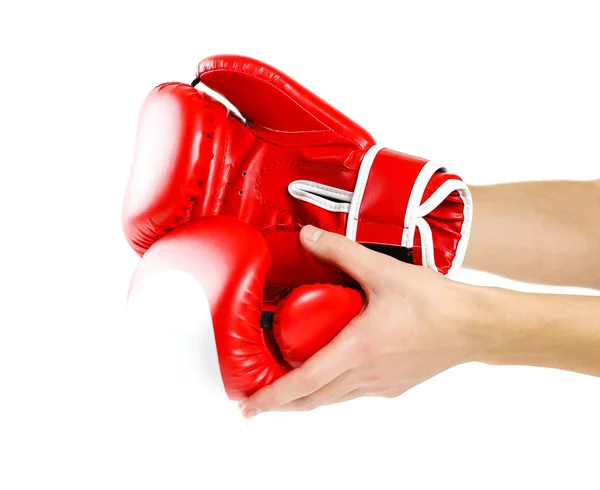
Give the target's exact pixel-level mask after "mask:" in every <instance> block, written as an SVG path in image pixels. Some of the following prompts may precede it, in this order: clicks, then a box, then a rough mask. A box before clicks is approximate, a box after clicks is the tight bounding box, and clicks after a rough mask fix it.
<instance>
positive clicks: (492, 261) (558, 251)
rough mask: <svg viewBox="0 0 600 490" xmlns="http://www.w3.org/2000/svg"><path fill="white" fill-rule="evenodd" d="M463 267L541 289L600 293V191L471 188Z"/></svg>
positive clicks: (539, 185) (539, 186)
mask: <svg viewBox="0 0 600 490" xmlns="http://www.w3.org/2000/svg"><path fill="white" fill-rule="evenodd" d="M471 190H472V193H473V202H474V216H473V227H472V230H471V238H470V241H469V247H468V249H467V255H466V257H465V267H468V268H473V269H478V270H482V271H487V272H491V273H494V274H499V275H502V276H505V277H508V278H511V279H516V280H520V281H528V282H535V283H543V284H554V285H571V286H582V287H593V288H599V287H600V185H599V183H598V182H597V181H589V182H566V181H553V182H522V183H514V184H502V185H493V186H482V187H478V186H473V187H471Z"/></svg>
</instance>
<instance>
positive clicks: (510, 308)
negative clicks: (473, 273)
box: [457, 284, 529, 364]
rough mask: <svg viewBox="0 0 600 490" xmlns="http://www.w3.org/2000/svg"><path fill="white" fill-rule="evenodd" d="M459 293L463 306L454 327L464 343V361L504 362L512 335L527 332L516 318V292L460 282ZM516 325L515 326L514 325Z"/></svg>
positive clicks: (518, 313) (518, 311)
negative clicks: (465, 357)
mask: <svg viewBox="0 0 600 490" xmlns="http://www.w3.org/2000/svg"><path fill="white" fill-rule="evenodd" d="M462 286H464V287H463V290H462V291H461V297H462V299H463V303H464V305H465V307H463V308H460V311H461V312H462V314H461V315H460V318H459V322H458V327H457V328H458V330H459V333H460V335H461V336H462V338H463V339H464V344H465V346H466V352H467V361H466V362H484V363H487V364H504V363H508V362H507V359H508V358H509V357H510V356H511V352H512V349H513V348H514V346H515V345H516V344H517V339H516V337H518V336H521V337H524V336H526V335H529V333H528V332H527V329H526V325H524V324H523V323H521V322H520V320H519V318H520V316H521V309H522V307H521V299H520V295H519V293H515V292H514V291H510V290H507V289H502V288H493V287H483V286H471V285H465V284H463V285H462ZM515 327H516V328H515Z"/></svg>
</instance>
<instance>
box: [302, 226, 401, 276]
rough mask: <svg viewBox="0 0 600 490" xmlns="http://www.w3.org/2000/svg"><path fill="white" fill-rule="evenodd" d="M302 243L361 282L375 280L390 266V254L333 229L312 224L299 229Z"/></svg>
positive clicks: (311, 251) (317, 255) (316, 255)
mask: <svg viewBox="0 0 600 490" xmlns="http://www.w3.org/2000/svg"><path fill="white" fill-rule="evenodd" d="M300 241H301V243H302V246H303V247H304V248H305V249H306V250H308V251H309V252H310V253H311V254H313V255H314V256H315V257H317V258H318V259H319V260H320V261H321V262H324V263H326V264H329V265H333V266H335V267H338V268H339V269H341V270H343V271H344V272H345V273H346V274H348V275H349V276H350V277H352V278H354V279H355V280H356V281H358V282H359V283H360V284H361V285H362V286H365V285H366V284H375V283H376V282H377V280H378V278H379V277H380V276H381V272H382V270H385V268H389V266H390V264H386V260H388V259H389V258H388V257H385V256H384V255H382V254H380V253H378V252H374V251H372V250H369V249H368V248H367V247H364V246H362V245H360V244H359V243H356V242H354V241H352V240H350V239H348V238H346V237H345V236H343V235H340V234H338V233H330V232H328V231H325V230H321V229H320V228H316V227H314V226H312V225H306V226H304V227H303V228H302V230H301V231H300Z"/></svg>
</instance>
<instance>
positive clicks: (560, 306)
mask: <svg viewBox="0 0 600 490" xmlns="http://www.w3.org/2000/svg"><path fill="white" fill-rule="evenodd" d="M476 289H477V290H478V291H477V292H476V293H475V294H476V298H477V300H476V301H477V305H476V307H475V310H474V311H476V313H475V315H474V316H473V318H472V322H471V323H470V326H469V335H470V337H471V339H472V340H473V341H474V344H473V345H475V346H476V348H475V349H474V351H473V352H474V353H475V354H474V355H475V360H478V361H482V362H486V363H488V364H513V365H530V366H544V367H550V368H556V369H564V370H568V371H575V372H579V373H585V374H590V375H594V376H600V298H598V297H595V296H569V295H553V294H531V293H520V292H515V291H509V290H505V289H500V288H476Z"/></svg>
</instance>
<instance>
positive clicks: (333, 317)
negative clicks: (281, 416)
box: [130, 217, 363, 400]
mask: <svg viewBox="0 0 600 490" xmlns="http://www.w3.org/2000/svg"><path fill="white" fill-rule="evenodd" d="M269 267H270V253H269V250H268V247H267V244H266V242H265V240H264V239H263V238H262V237H261V235H260V234H259V233H258V232H257V231H256V230H254V229H253V228H251V227H249V226H248V225H246V224H245V223H242V222H241V221H239V220H236V219H233V218H229V217H208V218H203V219H198V220H195V221H194V222H192V223H189V224H186V225H183V226H181V227H178V228H177V229H176V230H174V231H173V232H171V233H168V234H167V235H165V236H164V237H163V238H161V239H159V240H158V241H157V242H156V243H155V244H154V245H153V246H152V247H150V249H148V251H147V252H146V253H145V254H144V256H143V258H142V259H141V261H140V263H139V265H138V267H137V269H136V271H135V273H134V275H133V278H132V281H131V286H130V304H131V303H132V302H135V301H136V300H134V299H132V298H133V296H134V295H138V296H139V295H146V303H145V304H144V305H143V308H144V310H145V311H144V316H145V317H146V318H147V321H148V323H152V322H153V321H154V320H153V319H154V318H156V317H157V316H159V315H156V314H155V313H156V312H155V311H153V310H155V309H158V310H160V308H161V307H163V306H164V305H163V304H162V303H169V302H172V301H175V302H176V303H177V302H181V301H185V303H186V304H185V305H181V304H179V306H177V305H171V306H170V307H172V308H177V307H181V308H184V309H186V310H189V309H190V305H192V308H193V311H192V312H191V313H190V315H189V316H192V317H193V318H191V319H190V318H184V319H180V320H179V321H180V322H182V323H185V322H186V321H191V322H192V325H191V328H189V330H190V332H187V338H186V343H187V344H189V347H190V348H199V349H201V356H198V357H202V359H198V361H199V362H202V363H203V364H204V365H203V367H202V369H201V370H200V371H201V372H198V373H197V374H198V376H201V377H202V376H206V375H208V376H210V375H211V374H212V376H213V379H212V380H211V381H213V382H216V384H217V385H218V386H221V387H223V388H224V389H225V391H226V393H227V395H228V396H229V398H230V399H232V400H239V399H242V398H245V397H247V396H249V395H250V394H252V393H254V392H255V391H256V390H258V389H259V388H262V387H263V386H266V385H267V384H270V383H272V382H273V381H275V380H276V379H277V378H279V377H281V376H282V375H283V374H285V373H286V372H288V371H289V370H290V369H292V367H296V366H298V365H299V364H301V363H302V362H303V361H305V360H306V359H307V358H308V357H310V356H311V355H312V354H313V353H315V352H316V351H317V350H319V349H321V348H322V347H324V346H325V345H326V344H327V343H328V342H329V341H330V340H331V339H332V338H333V337H335V335H336V334H337V333H338V332H339V331H340V330H341V329H342V328H343V327H344V326H345V325H346V324H347V323H348V322H349V321H350V320H351V319H352V318H354V317H355V316H356V315H357V314H358V313H359V312H360V310H361V308H362V305H363V298H362V295H361V293H360V292H358V291H357V290H355V289H351V288H346V287H343V286H334V285H309V286H303V287H301V288H298V289H296V290H295V291H293V292H292V293H291V294H290V295H289V296H288V297H287V298H286V299H285V300H284V301H282V302H281V303H280V304H279V306H278V307H277V308H276V309H274V311H273V313H274V314H273V322H272V324H271V322H269V321H264V320H265V318H264V315H263V318H262V320H263V321H262V322H261V312H262V309H263V289H264V286H265V277H266V275H267V273H268V270H269ZM174 271H179V272H180V273H183V277H184V278H187V280H184V281H182V285H183V287H184V289H185V291H183V292H182V291H178V290H176V289H175V288H174V286H173V284H166V282H167V280H166V276H165V275H164V274H163V275H162V276H161V273H164V272H168V273H172V272H174ZM153 278H154V279H156V280H155V281H152V279H153ZM190 278H191V281H190V280H189V279H190ZM142 284H143V285H144V286H145V287H141V286H142ZM149 284H154V286H155V287H158V288H159V290H160V291H161V292H160V293H159V294H158V295H156V294H154V296H155V297H152V298H151V299H152V300H151V301H150V302H148V301H147V300H148V297H147V296H148V295H149V294H150V295H152V293H151V292H149V291H148V289H149V287H148V285H149ZM197 286H200V287H197ZM206 309H208V310H209V312H208V314H207V313H206V312H205V311H204V310H206ZM148 310H152V311H148ZM267 316H268V315H267ZM167 323H169V325H167V328H168V329H175V330H176V329H178V328H179V329H181V328H182V325H170V323H171V321H170V317H167ZM315 325H318V326H319V328H315ZM148 326H150V325H148ZM211 361H212V363H213V364H214V365H212V366H211V365H206V364H207V362H211Z"/></svg>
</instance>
